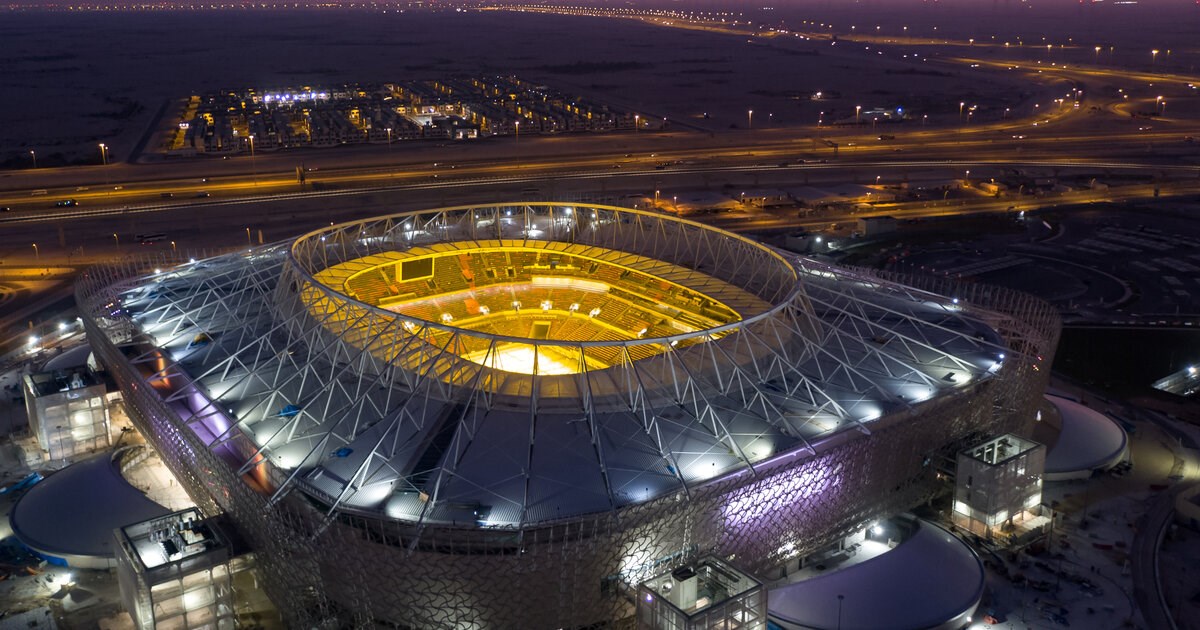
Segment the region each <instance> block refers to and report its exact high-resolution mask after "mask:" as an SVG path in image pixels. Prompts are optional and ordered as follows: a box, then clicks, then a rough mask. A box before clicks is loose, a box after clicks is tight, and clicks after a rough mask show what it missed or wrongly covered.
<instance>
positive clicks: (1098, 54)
mask: <svg viewBox="0 0 1200 630" xmlns="http://www.w3.org/2000/svg"><path fill="white" fill-rule="evenodd" d="M1096 63H1100V47H1099V46H1097V47H1096Z"/></svg>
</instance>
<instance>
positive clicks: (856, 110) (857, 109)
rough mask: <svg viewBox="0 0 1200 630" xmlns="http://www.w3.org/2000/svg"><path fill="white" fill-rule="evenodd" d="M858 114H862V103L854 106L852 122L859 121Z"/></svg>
mask: <svg viewBox="0 0 1200 630" xmlns="http://www.w3.org/2000/svg"><path fill="white" fill-rule="evenodd" d="M859 114H862V105H855V106H854V124H856V125H857V124H858V123H859Z"/></svg>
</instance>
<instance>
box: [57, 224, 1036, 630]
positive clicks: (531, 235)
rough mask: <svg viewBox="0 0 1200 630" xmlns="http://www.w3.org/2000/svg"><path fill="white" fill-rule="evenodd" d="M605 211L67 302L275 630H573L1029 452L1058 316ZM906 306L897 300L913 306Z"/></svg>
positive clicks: (336, 245)
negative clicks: (978, 461)
mask: <svg viewBox="0 0 1200 630" xmlns="http://www.w3.org/2000/svg"><path fill="white" fill-rule="evenodd" d="M897 280H898V279H896V278H888V277H885V276H884V274H882V273H880V272H876V271H870V270H857V269H846V268H838V267H833V266H829V265H827V264H824V263H820V262H816V261H814V260H811V259H806V258H800V257H795V256H792V255H789V254H785V253H781V252H778V251H775V250H772V249H770V248H767V247H764V246H762V245H760V244H758V243H755V242H753V241H750V240H748V239H745V238H742V237H740V236H737V235H734V234H730V233H727V232H723V231H720V230H716V229H713V228H710V227H707V226H703V225H701V224H697V223H693V222H689V221H684V220H680V219H676V218H673V217H667V216H662V215H658V214H653V213H646V212H640V211H636V210H629V209H623V208H615V207H610V206H592V205H586V204H584V205H577V204H565V203H514V204H499V205H490V206H469V207H456V208H446V209H437V210H430V211H421V212H411V213H405V214H399V215H394V216H387V217H380V218H375V219H370V220H366V221H358V222H353V223H345V224H340V225H333V226H330V227H328V228H324V229H321V230H317V231H315V232H312V233H309V234H306V235H304V236H302V237H300V238H298V239H296V240H294V241H289V242H286V243H279V244H274V245H266V246H261V247H256V248H251V249H249V250H243V251H241V252H238V253H233V254H227V255H224V256H220V257H216V258H211V259H206V260H202V261H198V262H186V263H182V264H179V265H176V266H171V267H169V268H164V269H150V268H148V267H147V266H145V265H136V264H128V265H125V266H107V267H98V268H95V269H92V270H90V271H89V272H88V273H87V274H85V276H84V277H83V278H82V280H81V281H80V283H79V285H78V289H77V298H78V302H79V305H80V309H81V311H82V312H83V314H84V317H83V319H84V323H85V325H86V327H87V330H88V333H89V336H90V338H91V340H92V344H93V346H94V349H95V351H96V354H97V356H98V358H99V359H100V360H101V362H102V363H103V364H104V365H105V366H106V368H107V369H108V370H109V371H110V373H111V374H112V375H113V377H114V378H115V379H116V381H117V382H118V383H119V384H120V385H121V387H122V389H123V391H124V393H125V400H126V404H127V406H128V407H129V413H130V417H131V418H132V420H133V422H134V423H135V424H136V425H137V426H138V428H139V429H140V430H141V432H142V433H143V434H145V436H146V438H147V439H148V441H149V442H150V443H151V444H153V445H154V446H155V448H157V449H158V450H159V452H160V453H161V455H162V458H163V460H164V461H165V462H166V464H167V466H168V467H169V468H170V469H171V470H172V472H173V473H174V474H175V475H176V477H177V478H178V479H179V480H180V482H181V483H182V484H183V485H184V486H185V487H186V488H187V489H188V492H189V494H190V495H191V496H192V497H193V499H194V500H195V501H196V503H197V504H198V506H199V507H200V509H201V510H202V511H203V512H205V513H206V514H216V513H221V512H224V513H227V515H228V518H229V522H230V523H231V524H232V526H234V527H236V528H237V530H238V534H239V535H240V537H242V538H244V539H245V540H246V541H247V542H248V543H249V545H250V546H251V547H252V548H253V549H254V550H255V553H256V562H257V566H259V567H260V570H261V571H262V572H263V573H264V578H265V579H264V580H263V581H262V584H263V586H264V588H266V589H267V591H268V594H269V595H270V596H271V597H272V599H273V600H275V602H276V603H277V604H278V605H279V608H280V609H281V610H282V611H284V614H285V615H287V616H288V617H289V619H288V621H289V625H290V626H295V627H300V626H302V625H303V626H312V625H316V624H321V623H325V624H327V625H329V626H331V627H332V626H347V625H360V626H368V625H371V624H384V625H388V626H393V627H414V628H450V627H454V628H516V627H521V628H563V627H577V626H585V625H592V624H596V623H602V622H606V621H613V620H616V619H620V618H624V617H628V616H629V615H631V614H632V611H633V597H634V594H635V593H636V587H637V584H638V583H639V582H640V581H641V580H643V579H645V578H647V577H649V576H651V575H655V574H660V573H662V572H663V571H664V570H670V569H671V568H672V567H673V566H678V565H682V564H684V563H686V562H688V561H690V560H694V559H696V558H700V557H703V556H706V555H713V556H719V557H720V558H723V559H725V560H728V561H730V562H732V563H734V564H736V565H737V566H738V567H740V568H741V569H743V570H746V571H748V572H751V573H753V574H757V575H770V574H771V573H772V571H775V570H776V569H777V567H779V566H780V565H782V564H783V563H784V562H786V561H787V560H788V559H789V558H793V557H795V556H797V555H802V554H806V553H809V552H811V551H813V550H816V549H819V548H821V547H822V546H824V545H826V544H828V543H829V542H831V541H834V540H836V539H837V538H839V537H841V536H844V535H846V534H848V533H850V532H852V531H854V530H856V529H859V528H862V527H863V526H864V525H865V524H866V523H869V522H871V521H872V520H874V519H876V518H879V517H882V516H886V515H889V514H893V513H896V512H899V511H902V510H904V509H907V508H909V507H911V506H913V505H915V504H917V503H919V502H921V501H922V500H925V499H926V498H928V497H929V496H931V495H932V493H934V492H935V491H937V489H938V488H939V487H940V486H939V482H938V481H937V479H936V472H935V468H936V466H935V463H936V462H938V461H942V460H944V459H945V458H952V457H953V454H954V453H955V452H957V450H959V449H960V448H962V447H963V446H964V445H966V444H967V443H970V442H973V441H978V440H980V439H981V438H985V437H987V436H991V435H995V434H999V433H1006V432H1016V433H1022V434H1027V430H1028V428H1029V423H1030V422H1031V420H1032V418H1033V409H1034V407H1035V406H1036V405H1037V402H1038V400H1039V399H1040V397H1041V393H1042V391H1043V390H1044V388H1045V381H1046V378H1047V376H1048V371H1049V370H1048V368H1049V361H1050V360H1051V355H1052V352H1053V349H1054V347H1055V345H1056V343H1057V336H1058V325H1059V324H1058V319H1057V316H1056V314H1055V313H1054V311H1053V310H1052V309H1051V308H1050V307H1049V306H1048V305H1046V304H1044V303H1042V302H1040V301H1038V300H1036V299H1034V298H1032V297H1029V296H1026V295H1023V294H1019V293H1016V292H1011V291H1007V290H1004V289H998V288H994V287H983V286H977V285H967V286H961V285H956V284H952V283H949V282H942V281H936V280H931V279H920V280H916V279H910V284H902V283H901V282H898V281H897ZM912 281H917V282H918V286H913V285H912V284H911V282H912Z"/></svg>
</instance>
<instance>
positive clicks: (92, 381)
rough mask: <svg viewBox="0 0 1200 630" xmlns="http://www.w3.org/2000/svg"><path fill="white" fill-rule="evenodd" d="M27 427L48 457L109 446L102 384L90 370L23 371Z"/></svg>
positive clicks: (83, 368)
mask: <svg viewBox="0 0 1200 630" xmlns="http://www.w3.org/2000/svg"><path fill="white" fill-rule="evenodd" d="M23 384H24V388H23V389H24V392H25V407H26V411H27V414H28V417H29V429H30V431H31V432H32V433H33V435H34V437H36V438H37V441H38V445H39V446H41V447H42V449H44V450H45V451H46V453H47V455H48V457H49V459H51V460H66V459H67V458H69V457H72V456H74V455H79V454H82V453H89V452H92V451H95V450H97V449H100V448H104V447H106V446H108V445H109V444H110V442H111V440H110V437H109V419H108V403H107V398H106V394H105V385H104V382H103V381H102V380H100V379H99V378H98V377H97V376H96V375H95V374H93V373H92V372H91V370H89V369H87V368H86V367H83V366H79V367H73V368H70V369H63V370H55V371H51V372H39V373H35V374H27V375H25V378H24V381H23Z"/></svg>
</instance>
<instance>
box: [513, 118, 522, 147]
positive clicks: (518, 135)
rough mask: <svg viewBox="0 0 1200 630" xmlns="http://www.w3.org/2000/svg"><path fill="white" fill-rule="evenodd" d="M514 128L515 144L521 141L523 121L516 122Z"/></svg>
mask: <svg viewBox="0 0 1200 630" xmlns="http://www.w3.org/2000/svg"><path fill="white" fill-rule="evenodd" d="M513 129H514V131H513V143H514V144H515V143H517V142H520V141H521V121H519V120H518V121H517V122H514V123H513Z"/></svg>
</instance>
